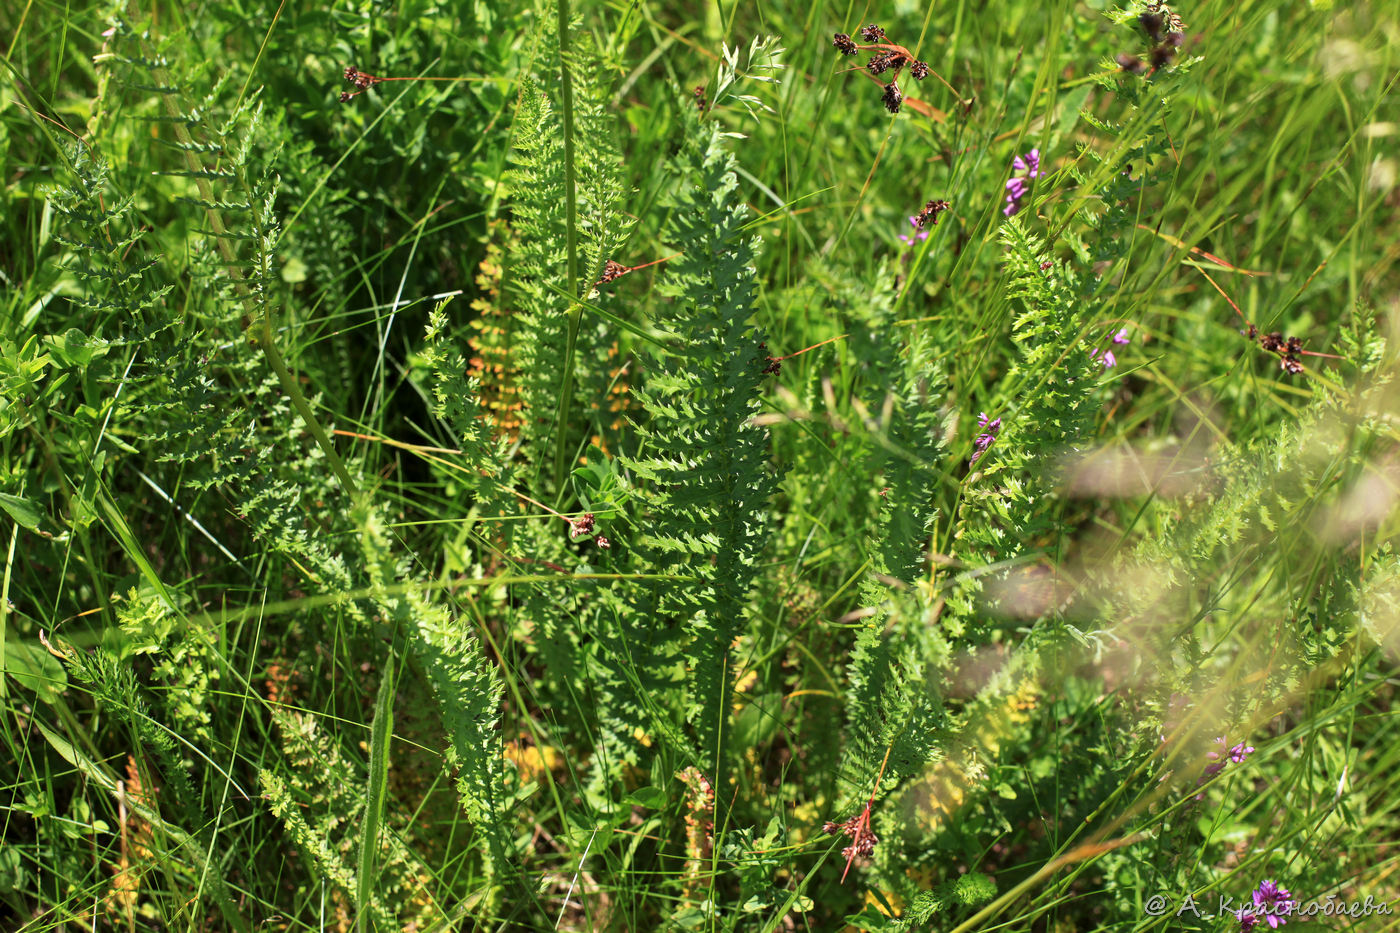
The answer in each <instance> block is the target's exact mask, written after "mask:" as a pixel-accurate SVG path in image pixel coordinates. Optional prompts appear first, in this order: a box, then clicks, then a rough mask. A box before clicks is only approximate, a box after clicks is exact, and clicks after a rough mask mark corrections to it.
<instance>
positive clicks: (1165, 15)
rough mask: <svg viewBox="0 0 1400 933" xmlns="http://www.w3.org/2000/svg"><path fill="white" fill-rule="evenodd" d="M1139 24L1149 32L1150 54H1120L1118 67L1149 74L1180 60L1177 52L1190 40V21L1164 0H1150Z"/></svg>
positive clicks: (1140, 15)
mask: <svg viewBox="0 0 1400 933" xmlns="http://www.w3.org/2000/svg"><path fill="white" fill-rule="evenodd" d="M1138 25H1139V26H1141V27H1142V31H1143V32H1144V33H1146V35H1147V38H1148V40H1149V41H1150V42H1151V47H1150V48H1149V49H1148V50H1147V52H1146V55H1145V56H1144V55H1133V54H1131V53H1129V52H1124V53H1122V54H1121V55H1119V56H1118V59H1117V60H1118V67H1119V68H1121V69H1122V70H1123V71H1126V72H1127V73H1128V74H1135V75H1141V74H1148V73H1150V72H1154V71H1159V70H1161V69H1163V68H1166V67H1167V66H1168V65H1170V64H1171V63H1172V62H1173V61H1174V60H1175V59H1176V53H1177V51H1178V50H1179V49H1180V48H1181V44H1182V42H1184V41H1185V40H1186V23H1184V22H1183V21H1182V19H1181V17H1180V16H1178V15H1177V14H1176V13H1174V12H1172V10H1171V8H1170V7H1169V6H1167V5H1166V4H1165V3H1162V2H1161V0H1149V2H1148V4H1147V6H1146V7H1145V8H1144V9H1143V12H1142V13H1140V14H1139V15H1138Z"/></svg>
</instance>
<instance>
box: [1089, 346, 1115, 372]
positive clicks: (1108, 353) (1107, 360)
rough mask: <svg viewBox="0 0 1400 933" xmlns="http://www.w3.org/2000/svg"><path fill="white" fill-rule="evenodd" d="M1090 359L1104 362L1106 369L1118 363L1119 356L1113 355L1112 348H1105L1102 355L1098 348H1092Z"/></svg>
mask: <svg viewBox="0 0 1400 933" xmlns="http://www.w3.org/2000/svg"><path fill="white" fill-rule="evenodd" d="M1089 359H1091V360H1096V361H1097V362H1099V363H1102V364H1103V368H1104V369H1112V368H1113V367H1115V366H1117V365H1118V357H1116V356H1114V355H1113V351H1112V350H1104V351H1103V353H1102V355H1100V353H1099V351H1098V349H1097V348H1096V349H1093V350H1090V351H1089Z"/></svg>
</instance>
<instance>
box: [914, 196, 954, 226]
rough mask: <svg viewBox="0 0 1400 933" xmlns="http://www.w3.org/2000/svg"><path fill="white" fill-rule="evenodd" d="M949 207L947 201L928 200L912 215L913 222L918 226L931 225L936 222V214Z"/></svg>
mask: <svg viewBox="0 0 1400 933" xmlns="http://www.w3.org/2000/svg"><path fill="white" fill-rule="evenodd" d="M948 207H949V204H948V202H947V201H937V200H935V201H929V202H928V203H927V204H925V205H924V209H923V210H921V211H919V213H917V214H915V215H914V223H915V225H917V226H919V227H932V226H935V225H936V224H937V223H938V215H939V214H941V213H943V212H944V211H946V210H947V209H948Z"/></svg>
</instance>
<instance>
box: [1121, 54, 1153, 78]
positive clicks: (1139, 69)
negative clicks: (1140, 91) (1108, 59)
mask: <svg viewBox="0 0 1400 933" xmlns="http://www.w3.org/2000/svg"><path fill="white" fill-rule="evenodd" d="M1118 67H1119V68H1122V69H1123V70H1124V71H1126V72H1127V73H1128V74H1130V75H1140V74H1144V73H1146V71H1147V62H1145V61H1143V60H1142V59H1140V58H1138V57H1137V56H1136V55H1129V54H1128V53H1127V52H1124V53H1122V54H1121V55H1119V56H1118Z"/></svg>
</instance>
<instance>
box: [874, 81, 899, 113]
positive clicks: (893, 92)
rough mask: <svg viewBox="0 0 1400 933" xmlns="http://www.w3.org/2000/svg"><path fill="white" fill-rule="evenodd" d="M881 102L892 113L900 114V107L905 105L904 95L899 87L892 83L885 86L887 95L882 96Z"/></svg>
mask: <svg viewBox="0 0 1400 933" xmlns="http://www.w3.org/2000/svg"><path fill="white" fill-rule="evenodd" d="M880 100H881V101H882V102H883V103H884V105H885V109H886V110H888V111H889V112H890V113H899V105H900V104H902V103H904V95H903V94H901V93H900V91H899V85H898V84H895V83H894V82H893V81H891V82H890V83H889V84H887V85H885V93H884V94H883V95H881V97H880Z"/></svg>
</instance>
